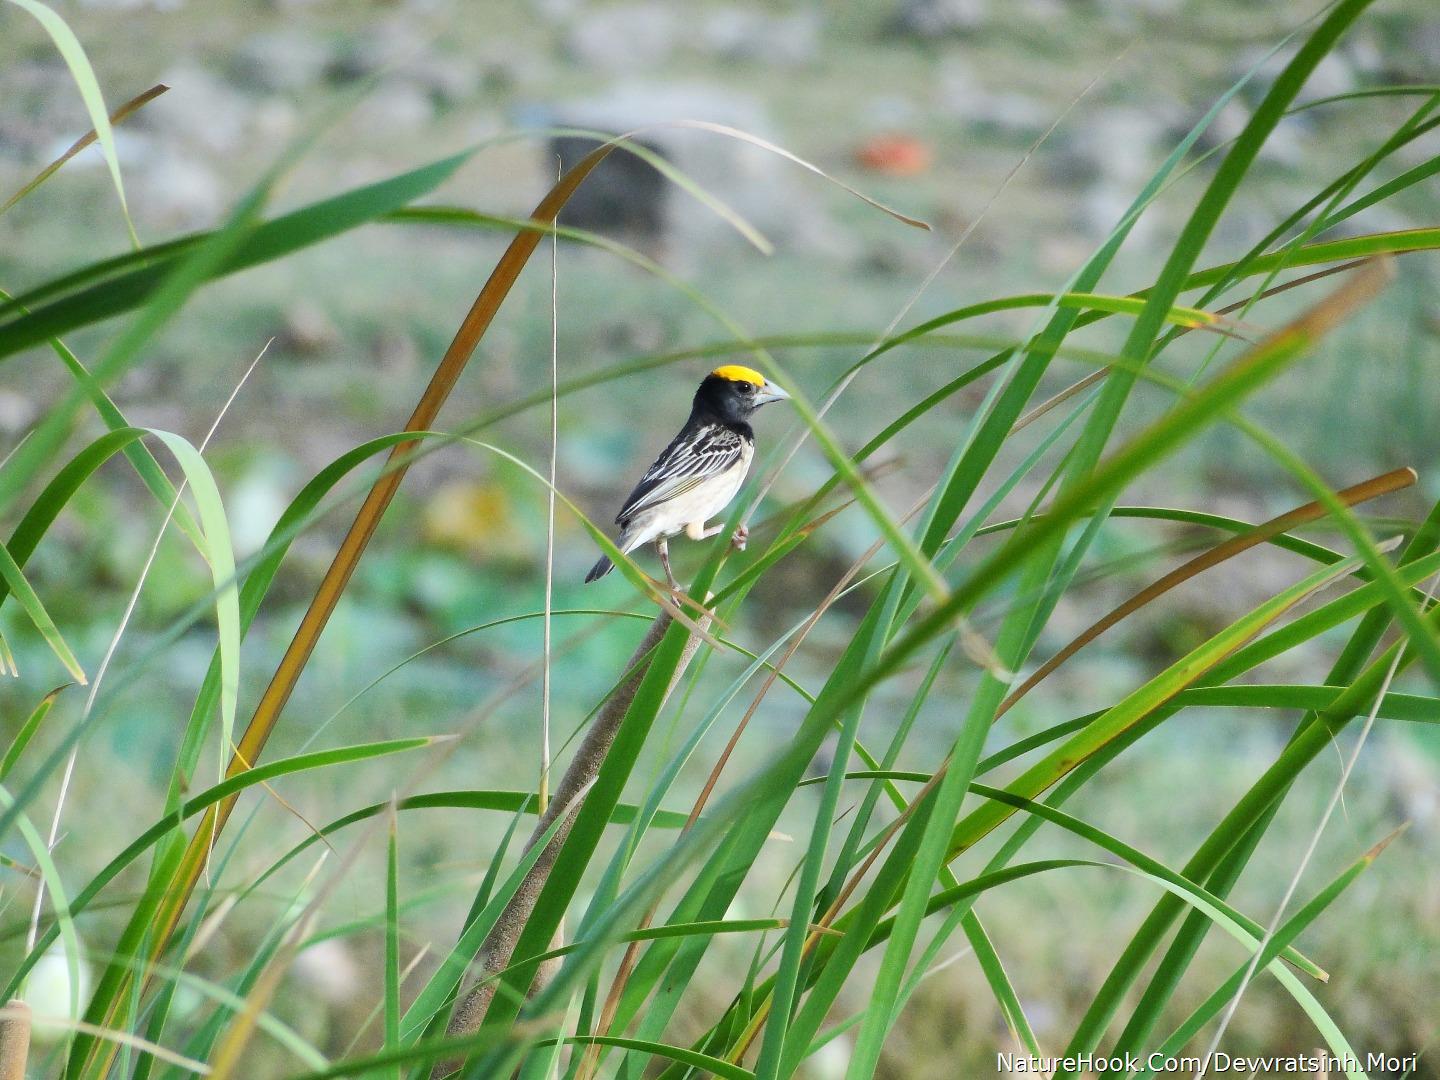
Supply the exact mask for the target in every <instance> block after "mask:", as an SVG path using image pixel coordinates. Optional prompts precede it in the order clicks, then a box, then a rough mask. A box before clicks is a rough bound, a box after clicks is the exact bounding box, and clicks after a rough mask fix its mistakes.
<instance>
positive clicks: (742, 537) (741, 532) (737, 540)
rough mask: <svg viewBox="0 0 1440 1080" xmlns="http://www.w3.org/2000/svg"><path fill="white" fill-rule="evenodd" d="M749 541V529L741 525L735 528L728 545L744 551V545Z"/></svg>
mask: <svg viewBox="0 0 1440 1080" xmlns="http://www.w3.org/2000/svg"><path fill="white" fill-rule="evenodd" d="M749 542H750V530H749V529H748V528H747V527H746V526H744V525H741V526H740V527H739V528H737V529H736V530H735V533H734V535H732V536H731V537H730V546H731V547H732V548H734V549H735V550H736V551H744V550H745V545H746V544H748V543H749Z"/></svg>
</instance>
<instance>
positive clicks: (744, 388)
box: [740, 382, 755, 394]
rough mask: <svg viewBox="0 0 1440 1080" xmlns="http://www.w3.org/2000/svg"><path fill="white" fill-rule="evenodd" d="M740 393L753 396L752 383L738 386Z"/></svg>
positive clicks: (753, 387) (753, 388)
mask: <svg viewBox="0 0 1440 1080" xmlns="http://www.w3.org/2000/svg"><path fill="white" fill-rule="evenodd" d="M740 392H741V393H742V394H753V393H754V392H755V384H754V383H748V382H742V383H741V384H740Z"/></svg>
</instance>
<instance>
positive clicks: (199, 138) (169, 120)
mask: <svg viewBox="0 0 1440 1080" xmlns="http://www.w3.org/2000/svg"><path fill="white" fill-rule="evenodd" d="M160 81H161V82H163V83H165V84H166V85H167V86H169V87H170V89H169V91H167V92H166V93H164V94H162V95H160V97H158V98H156V99H155V101H153V102H151V103H150V104H149V105H147V106H145V108H144V109H142V110H141V111H140V112H139V113H138V114H136V116H135V119H134V120H133V121H131V124H133V125H138V126H139V127H141V128H143V129H144V130H145V131H149V132H154V133H157V134H160V135H162V136H163V137H164V138H166V139H172V138H178V139H183V140H184V141H186V142H188V143H190V144H192V145H194V146H197V147H200V148H202V149H204V150H206V151H208V152H210V153H213V154H228V153H231V152H232V151H234V150H236V149H238V148H239V147H240V146H241V145H242V144H243V143H244V141H245V138H246V135H247V132H248V129H249V125H250V120H251V114H252V110H253V105H252V102H251V99H250V98H248V97H247V96H246V95H244V94H242V93H240V92H239V91H238V90H236V89H235V87H234V86H232V85H231V84H230V83H228V82H225V81H224V80H222V79H219V78H217V77H216V76H215V75H214V74H212V73H211V72H209V71H207V70H205V69H204V68H200V67H197V66H195V65H193V64H185V65H183V66H181V67H177V68H172V69H171V70H170V71H168V72H166V73H165V76H164V78H162V79H161V80H160ZM120 130H122V131H123V130H124V129H123V128H122V129H120Z"/></svg>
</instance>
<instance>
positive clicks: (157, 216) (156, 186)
mask: <svg viewBox="0 0 1440 1080" xmlns="http://www.w3.org/2000/svg"><path fill="white" fill-rule="evenodd" d="M136 179H137V180H141V182H140V183H137V184H135V185H133V189H134V190H133V193H132V194H131V205H132V206H133V207H134V208H135V209H136V212H137V213H138V214H139V216H140V217H141V218H143V220H145V221H146V222H148V223H150V224H152V225H163V226H165V227H167V228H171V229H198V228H202V227H204V226H209V225H214V224H215V223H216V222H217V221H218V220H219V219H220V216H221V214H222V213H223V212H224V210H225V207H226V201H227V197H228V195H227V192H226V191H225V188H224V185H223V183H222V181H221V179H220V175H219V174H218V173H217V172H216V171H215V169H213V168H212V167H211V166H210V165H209V163H207V162H206V161H205V160H204V159H203V158H201V157H199V156H198V155H193V154H187V153H185V152H183V151H181V150H178V149H168V148H167V149H164V150H162V151H161V152H160V153H159V154H157V155H156V157H155V159H154V160H153V161H152V162H151V163H150V164H149V167H148V168H146V169H145V170H144V173H143V177H141V176H137V177H136ZM131 188H132V185H127V186H126V190H127V192H130V191H131Z"/></svg>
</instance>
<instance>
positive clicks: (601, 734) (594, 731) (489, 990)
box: [432, 610, 710, 1077]
mask: <svg viewBox="0 0 1440 1080" xmlns="http://www.w3.org/2000/svg"><path fill="white" fill-rule="evenodd" d="M709 621H710V620H709V618H708V617H706V618H703V619H701V620H700V622H701V627H702V629H703V628H704V627H706V626H708V625H709ZM670 623H671V616H670V613H669V612H668V611H665V610H662V611H661V612H660V613H659V614H658V615H656V616H655V621H654V622H652V623H651V624H650V629H649V630H648V631H646V633H645V636H644V637H643V638H642V639H641V640H640V644H639V645H638V646H637V647H636V649H635V652H634V654H633V655H632V656H631V657H630V661H629V663H628V664H627V665H626V670H627V671H628V672H629V674H628V675H626V677H625V678H624V680H623V681H622V682H621V684H620V685H619V686H618V687H616V689H615V692H614V693H613V694H612V695H611V696H610V698H609V700H608V701H606V702H605V704H604V706H603V707H602V708H601V710H600V714H599V715H598V716H596V718H595V722H594V723H593V724H591V726H590V730H589V731H588V732H586V734H585V738H584V740H583V741H582V742H581V743H580V747H579V749H577V750H576V751H575V757H574V758H573V759H572V760H571V762H570V766H569V768H567V769H566V770H565V775H564V776H563V777H562V778H561V780H560V783H559V784H558V785H556V788H555V793H554V795H553V797H552V798H551V800H550V804H549V806H547V807H546V808H545V811H544V813H542V814H541V815H540V819H539V820H538V821H537V822H536V823H535V828H534V830H533V831H532V832H531V834H530V839H529V840H528V841H526V844H525V850H526V851H527V852H528V851H530V850H531V848H533V847H534V846H535V845H536V844H537V843H539V842H540V840H541V839H542V838H543V837H544V836H545V834H546V832H548V831H549V829H550V828H551V827H552V826H553V825H554V824H555V822H556V821H557V820H558V819H559V818H560V817H561V816H562V815H564V819H565V820H564V821H563V822H562V823H561V824H560V827H559V829H558V830H557V831H556V833H555V835H554V837H553V838H552V839H551V841H550V843H549V844H548V845H547V846H546V848H545V850H544V851H543V852H542V853H541V855H540V857H539V859H537V860H536V862H535V865H534V866H532V867H531V868H530V872H529V873H528V874H526V875H525V879H524V880H523V881H522V882H521V883H520V887H519V888H518V889H517V890H516V891H515V895H514V896H513V897H511V898H510V902H509V903H508V904H506V906H505V910H504V911H502V912H501V914H500V917H499V918H498V919H497V920H496V921H495V925H494V927H492V928H491V930H490V933H489V934H487V935H486V937H485V941H484V942H483V943H482V944H481V946H480V950H479V952H478V953H476V961H477V962H478V964H479V966H480V981H479V982H477V983H476V984H475V985H474V986H472V987H471V988H470V991H469V992H468V993H467V994H466V995H465V997H464V998H463V999H462V1000H461V1002H460V1004H459V1005H458V1006H457V1007H456V1009H455V1012H454V1014H453V1015H452V1016H451V1018H450V1025H449V1027H448V1028H446V1035H448V1036H452V1037H453V1036H463V1035H473V1034H474V1033H475V1032H476V1031H477V1030H479V1028H480V1024H481V1022H482V1021H483V1020H484V1017H485V1012H486V1010H487V1009H489V1007H490V1002H491V1000H492V999H493V998H494V996H495V988H496V987H497V986H498V985H499V980H498V978H497V977H498V976H499V974H500V973H501V972H502V971H504V970H505V969H506V968H507V967H509V966H510V960H511V957H512V956H513V955H514V952H515V945H516V943H517V942H518V941H519V940H520V934H521V931H522V930H524V928H525V924H526V922H528V921H529V919H530V915H531V913H532V912H534V910H535V904H536V901H537V900H539V898H540V892H541V890H542V889H544V887H545V883H546V882H547V881H549V879H550V872H551V870H552V869H553V868H554V866H555V858H556V856H557V855H558V854H559V852H560V848H561V846H562V845H563V844H564V842H565V837H566V835H567V834H568V833H569V831H570V826H571V825H572V824H574V821H575V816H576V814H577V813H578V812H579V810H580V807H581V805H582V803H583V802H584V794H585V792H586V791H588V790H589V788H590V785H591V784H593V783H594V782H595V778H596V777H597V776H598V775H599V773H600V767H601V766H602V765H603V764H604V763H605V758H606V756H607V755H608V754H609V753H610V747H611V745H612V744H613V743H614V741H615V735H616V732H618V731H619V730H620V724H621V722H622V721H623V720H624V719H625V714H626V713H627V712H629V711H630V705H631V704H632V703H633V702H634V700H635V694H636V692H637V691H638V690H639V689H640V683H641V681H642V680H643V679H644V677H645V672H646V671H647V670H649V667H650V657H651V655H652V654H653V653H654V651H655V647H656V646H657V645H658V644H660V639H661V638H663V637H664V636H665V631H667V630H668V629H669V628H670ZM700 641H701V639H700V637H699V636H698V635H695V634H691V635H690V637H689V638H688V639H687V640H686V642H685V649H684V651H683V652H682V653H681V656H680V663H679V665H678V666H677V667H676V669H675V675H674V678H672V679H671V681H670V686H669V687H668V688H667V689H666V691H665V697H666V698H667V699H668V698H669V696H670V692H671V691H672V690H674V689H675V684H676V683H677V682H679V680H680V677H681V676H682V675H683V674H684V673H685V669H686V668H687V667H688V666H689V663H690V660H691V658H692V657H693V656H694V655H695V651H696V649H697V648H698V647H699V645H700ZM662 704H663V702H662ZM548 974H549V972H548V970H547V968H546V967H545V965H542V966H541V968H540V971H539V972H537V974H536V981H537V983H539V982H543V981H544V980H545V979H546V977H547V975H548ZM532 992H533V988H532ZM457 1067H458V1063H457V1062H443V1063H441V1064H440V1065H437V1066H436V1067H435V1070H434V1072H433V1074H432V1075H433V1076H435V1077H441V1076H446V1075H448V1074H449V1073H450V1072H452V1071H454V1069H455V1068H457Z"/></svg>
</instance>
